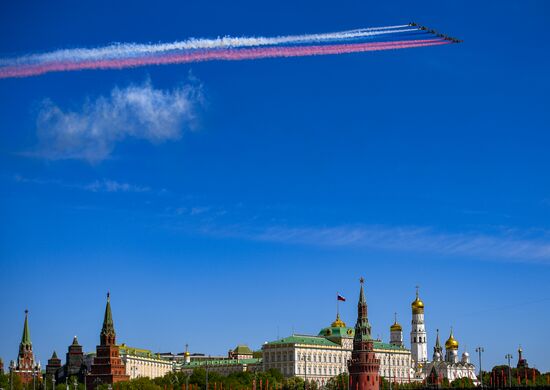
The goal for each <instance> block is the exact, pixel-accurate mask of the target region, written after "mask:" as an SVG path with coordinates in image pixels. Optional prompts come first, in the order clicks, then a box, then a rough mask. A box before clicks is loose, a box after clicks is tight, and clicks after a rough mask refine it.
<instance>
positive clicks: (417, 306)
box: [411, 287, 424, 314]
mask: <svg viewBox="0 0 550 390" xmlns="http://www.w3.org/2000/svg"><path fill="white" fill-rule="evenodd" d="M411 307H412V311H413V314H422V313H424V302H422V300H421V299H420V297H419V296H418V287H417V288H416V299H415V300H414V301H413V303H411Z"/></svg>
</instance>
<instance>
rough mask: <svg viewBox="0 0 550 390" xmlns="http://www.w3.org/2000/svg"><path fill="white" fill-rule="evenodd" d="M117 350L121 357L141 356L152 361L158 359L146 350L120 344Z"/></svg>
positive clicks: (156, 355)
mask: <svg viewBox="0 0 550 390" xmlns="http://www.w3.org/2000/svg"><path fill="white" fill-rule="evenodd" d="M118 348H119V351H120V354H121V355H133V356H141V357H146V358H152V359H159V358H160V357H159V355H158V354H155V353H153V352H151V351H150V350H148V349H142V348H134V347H129V346H127V345H126V344H124V343H122V344H120V345H119V346H118Z"/></svg>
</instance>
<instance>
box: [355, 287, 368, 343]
mask: <svg viewBox="0 0 550 390" xmlns="http://www.w3.org/2000/svg"><path fill="white" fill-rule="evenodd" d="M359 282H360V283H361V290H360V291H359V302H358V303H357V322H356V323H355V336H354V341H369V340H372V337H371V326H370V324H369V319H368V314H367V300H366V299H365V292H364V291H363V283H364V282H365V279H363V278H361V279H360V280H359Z"/></svg>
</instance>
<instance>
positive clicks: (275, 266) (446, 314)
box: [0, 1, 550, 370]
mask: <svg viewBox="0 0 550 390" xmlns="http://www.w3.org/2000/svg"><path fill="white" fill-rule="evenodd" d="M203 3H204V2H188V4H185V3H183V2H177V3H176V2H174V3H170V2H165V1H156V2H155V4H154V7H153V6H151V5H150V4H146V3H145V2H136V1H133V2H123V1H121V2H117V3H116V4H111V2H106V1H95V2H86V3H85V2H79V3H78V5H77V4H75V3H74V2H56V3H55V4H54V5H52V4H45V3H43V2H27V3H25V5H22V4H19V3H12V4H3V5H2V6H0V7H1V12H0V53H2V57H8V56H13V55H20V54H25V53H29V52H40V51H49V50H54V49H59V48H74V47H95V46H101V45H105V44H108V43H111V42H139V43H144V42H171V41H174V40H182V39H185V38H189V37H217V36H223V35H226V34H229V35H234V36H239V35H244V36H258V35H264V36H270V35H285V34H300V33H310V32H328V31H338V30H346V29H353V28H359V27H370V26H384V25H394V24H401V23H408V22H409V21H418V22H421V23H423V24H426V25H428V26H430V27H432V26H433V27H434V28H437V29H438V30H441V31H442V32H446V33H449V34H450V35H453V36H457V37H460V38H461V39H464V43H463V44H461V45H448V46H444V47H430V48H422V49H412V50H402V51H395V52H379V53H364V54H352V55H341V56H326V57H309V58H292V59H270V60H259V61H248V62H233V63H230V62H226V63H222V62H211V63H201V64H192V65H174V66H162V67H145V68H137V69H127V70H117V71H82V72H73V73H52V74H47V75H44V76H40V77H31V78H26V79H6V80H0V101H1V102H2V104H1V105H0V118H2V120H1V121H0V190H1V191H0V213H1V215H2V223H1V224H0V261H1V269H2V272H1V273H0V296H1V302H2V304H1V305H2V313H3V315H2V321H1V323H0V330H1V333H2V335H3V337H1V338H0V356H1V357H2V358H3V359H4V361H9V360H10V359H13V358H15V356H16V353H17V347H18V342H19V339H20V336H21V327H22V323H23V311H24V310H25V309H26V308H28V309H29V310H30V316H31V317H30V321H31V322H30V323H31V334H32V339H33V343H34V349H35V351H36V352H37V354H38V357H39V359H40V360H41V361H42V362H43V363H45V361H46V359H47V358H48V357H49V356H50V355H51V353H52V350H54V349H55V350H57V352H58V353H64V352H65V351H66V347H67V346H68V345H69V344H70V342H71V340H72V337H73V335H75V334H76V335H78V337H79V340H80V341H81V343H82V344H83V345H84V346H85V349H86V350H87V351H92V350H93V349H94V348H95V345H96V344H97V343H98V341H99V339H98V337H99V330H100V326H101V317H102V311H103V309H104V303H105V293H106V292H107V290H110V291H111V293H112V305H113V310H114V319H115V325H116V329H117V332H118V340H119V342H126V343H127V344H129V345H134V346H137V347H142V348H150V349H152V350H155V351H182V350H183V349H184V345H185V344H186V343H189V345H190V349H191V350H192V351H193V352H206V353H212V354H215V353H225V352H226V351H227V349H229V348H231V347H234V346H235V345H236V344H237V343H247V344H249V345H250V346H251V347H253V348H258V347H259V346H260V345H261V344H262V343H263V342H264V341H268V340H272V339H275V338H276V337H277V335H279V336H285V335H288V334H290V333H291V332H292V331H293V330H294V331H295V332H300V333H316V332H318V330H319V329H320V328H322V327H323V326H326V325H327V324H328V323H330V322H331V321H332V320H333V319H334V316H335V294H336V291H339V292H340V293H341V294H343V295H345V296H347V297H348V302H346V303H345V304H342V306H341V312H342V315H343V319H344V320H345V321H347V322H348V324H353V323H354V320H355V300H356V299H357V293H358V279H359V277H360V276H364V277H365V279H366V288H367V300H368V303H369V313H370V320H371V322H372V324H373V332H374V333H375V334H377V335H378V334H379V335H380V337H382V338H383V339H387V338H388V336H389V325H390V324H391V322H392V320H393V313H394V312H397V313H398V318H399V320H400V322H401V323H402V324H403V325H404V331H405V334H407V333H408V332H409V331H410V320H411V314H410V302H411V301H412V300H413V298H414V291H415V285H417V284H418V285H420V286H421V295H422V297H423V298H424V301H425V304H426V319H427V329H428V332H429V354H430V355H431V353H432V347H433V341H434V339H435V330H436V329H438V328H439V329H440V330H441V332H442V335H444V336H447V335H448V332H449V329H450V327H451V326H453V327H454V330H455V336H456V338H457V339H458V340H459V342H460V343H461V350H462V348H463V347H464V346H465V347H466V348H467V349H468V350H469V351H470V353H471V354H472V355H474V354H473V349H474V348H475V347H476V346H478V345H483V346H484V347H485V351H486V356H485V359H484V361H485V362H486V363H487V364H488V365H494V364H501V363H503V362H504V355H505V354H506V353H510V352H511V353H512V354H513V355H514V357H515V358H517V352H516V349H517V346H518V345H519V344H521V345H522V347H523V349H524V351H525V355H526V357H527V359H528V360H529V361H530V363H531V364H534V365H536V367H537V368H540V369H542V370H550V360H549V359H548V350H549V349H550V342H549V341H548V338H546V337H541V333H540V332H541V330H543V329H548V328H550V314H548V313H550V310H548V308H549V306H550V293H549V292H548V287H547V286H548V280H549V276H550V230H549V229H550V223H549V221H550V180H549V175H548V172H549V169H550V153H548V147H549V145H550V133H549V131H548V130H549V123H550V122H549V119H550V118H549V111H548V109H547V107H548V105H549V103H550V102H549V98H548V94H547V91H548V90H549V88H550V76H549V73H548V71H547V69H549V67H550V57H549V54H548V53H549V52H550V51H549V50H548V49H549V47H548V38H550V37H549V35H550V34H549V32H548V29H547V28H546V25H547V24H548V22H549V18H550V12H549V11H550V10H549V7H550V6H549V5H548V4H547V2H544V1H522V2H519V1H499V2H494V1H488V2H482V3H480V2H476V1H447V2H440V1H425V2H421V3H420V2H410V1H395V2H365V1H342V2H338V3H335V2H319V1H311V2H246V1H236V2H230V3H228V2H208V3H207V4H203ZM129 96H133V97H136V96H137V98H139V99H141V101H144V102H146V104H150V105H149V106H147V107H149V108H151V110H141V109H139V108H136V107H135V106H132V105H131V104H130V105H129V104H127V102H128V99H129ZM140 107H141V108H143V107H142V106H140ZM136 118H140V119H141V120H142V121H141V122H140V121H139V120H136ZM143 121H145V122H146V123H147V126H145V127H143V126H140V125H139V123H143ZM75 126H76V127H75ZM79 126H80V127H79ZM75 128H77V129H85V130H86V131H84V132H80V133H78V132H77V133H76V134H75V133H74V132H72V130H74V129H75ZM405 339H406V340H408V337H407V336H406V337H405ZM476 361H477V359H476Z"/></svg>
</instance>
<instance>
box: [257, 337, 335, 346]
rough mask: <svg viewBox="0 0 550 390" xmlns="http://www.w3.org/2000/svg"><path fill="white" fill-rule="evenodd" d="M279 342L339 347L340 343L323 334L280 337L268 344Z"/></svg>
mask: <svg viewBox="0 0 550 390" xmlns="http://www.w3.org/2000/svg"><path fill="white" fill-rule="evenodd" d="M277 344H308V345H323V346H327V347H339V345H338V344H336V343H334V342H332V341H330V340H328V339H326V338H324V337H321V336H306V335H292V336H289V337H285V338H284V339H280V340H277V341H271V342H269V343H267V345H277Z"/></svg>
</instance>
